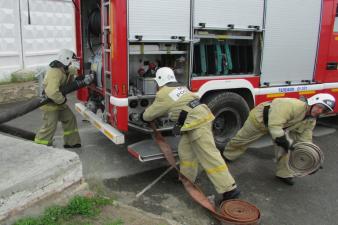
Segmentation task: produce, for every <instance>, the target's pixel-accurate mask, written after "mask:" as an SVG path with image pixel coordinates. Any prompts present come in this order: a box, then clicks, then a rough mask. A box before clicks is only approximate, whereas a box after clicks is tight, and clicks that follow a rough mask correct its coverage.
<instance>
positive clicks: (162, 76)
mask: <svg viewBox="0 0 338 225" xmlns="http://www.w3.org/2000/svg"><path fill="white" fill-rule="evenodd" d="M155 81H156V82H157V84H158V86H159V87H162V86H163V85H165V84H167V83H170V82H177V80H176V78H175V74H174V71H173V70H172V69H170V68H169V67H162V68H159V69H158V70H157V71H156V77H155Z"/></svg>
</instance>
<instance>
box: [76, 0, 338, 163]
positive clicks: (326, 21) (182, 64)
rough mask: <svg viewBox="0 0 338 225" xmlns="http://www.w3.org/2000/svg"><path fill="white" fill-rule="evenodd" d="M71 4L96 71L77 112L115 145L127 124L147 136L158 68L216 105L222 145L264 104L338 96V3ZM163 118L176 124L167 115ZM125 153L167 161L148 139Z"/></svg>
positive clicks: (182, 0)
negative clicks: (148, 109)
mask: <svg viewBox="0 0 338 225" xmlns="http://www.w3.org/2000/svg"><path fill="white" fill-rule="evenodd" d="M73 2H74V5H75V10H76V12H75V14H76V40H77V42H76V47H77V54H78V56H79V57H80V58H81V65H82V69H81V70H82V71H81V72H82V73H88V72H92V73H95V75H96V83H95V85H93V86H91V87H89V88H88V89H82V90H81V91H79V92H78V99H79V101H80V102H81V103H80V102H79V103H77V104H76V110H77V111H78V112H79V113H81V114H82V115H83V116H84V117H85V118H87V119H88V120H89V121H91V123H92V124H93V125H94V126H95V127H96V128H97V129H99V130H100V131H101V132H102V133H103V134H104V135H106V136H107V137H108V138H109V139H110V140H112V141H113V142H114V143H116V144H123V143H124V140H125V139H124V135H125V134H126V132H127V131H128V130H129V129H134V130H137V131H140V132H148V133H150V132H151V129H150V128H149V127H148V126H147V124H144V123H143V122H142V120H140V114H141V113H142V112H143V111H144V110H145V108H146V107H147V106H149V104H151V103H152V101H153V99H154V97H155V93H156V83H155V81H154V79H153V78H154V76H155V71H156V69H157V68H159V67H162V66H168V67H171V68H173V69H174V71H175V73H176V76H177V78H178V80H179V82H181V83H183V84H184V85H186V86H187V87H189V89H190V90H191V91H193V92H194V93H196V94H197V95H199V96H200V98H201V100H202V101H203V102H204V103H206V104H207V105H208V106H209V107H210V108H211V110H212V111H213V113H214V115H215V117H216V119H215V121H214V122H213V133H214V138H215V142H216V144H217V146H218V147H219V148H220V149H223V147H224V146H225V144H226V143H227V141H228V140H229V139H230V138H231V137H232V136H233V135H234V134H235V133H236V132H237V131H238V130H239V129H240V127H241V126H242V125H243V123H244V121H245V119H246V117H247V116H248V113H249V110H250V109H251V108H253V107H254V106H255V105H257V104H259V103H261V102H263V101H269V100H272V99H273V98H276V97H296V98H298V97H300V96H305V97H310V96H311V95H313V94H315V93H322V92H325V93H331V94H332V95H334V96H335V97H336V98H338V0H306V1H302V0H283V1H280V0H212V1H207V0H97V1H95V0H91V1H89V0H73ZM336 110H337V109H336ZM336 112H337V111H336ZM157 124H158V126H159V129H160V130H162V131H166V130H171V129H172V127H173V123H172V122H171V121H170V120H168V118H167V117H163V118H160V119H159V120H158V121H157ZM128 149H129V151H130V153H132V155H134V156H136V157H138V158H139V159H140V160H144V161H146V160H152V159H157V158H161V156H160V155H159V154H158V153H156V151H155V152H152V153H149V151H150V150H149V149H152V148H151V147H150V146H149V145H148V144H147V143H143V145H139V144H134V145H132V147H129V148H128ZM139 149H141V150H139ZM147 151H148V152H147ZM145 152H146V153H145Z"/></svg>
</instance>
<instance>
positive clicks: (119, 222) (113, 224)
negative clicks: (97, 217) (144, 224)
mask: <svg viewBox="0 0 338 225" xmlns="http://www.w3.org/2000/svg"><path fill="white" fill-rule="evenodd" d="M105 225H124V222H123V220H122V219H117V220H114V221H112V222H109V223H106V224H105Z"/></svg>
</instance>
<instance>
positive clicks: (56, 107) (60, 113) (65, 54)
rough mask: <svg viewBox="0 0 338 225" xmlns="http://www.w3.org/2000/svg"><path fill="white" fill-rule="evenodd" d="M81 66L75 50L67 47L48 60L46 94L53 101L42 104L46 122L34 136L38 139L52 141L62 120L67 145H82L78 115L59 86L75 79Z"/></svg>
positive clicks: (47, 142) (50, 143)
mask: <svg viewBox="0 0 338 225" xmlns="http://www.w3.org/2000/svg"><path fill="white" fill-rule="evenodd" d="M78 68H79V62H78V59H77V58H76V56H75V53H74V52H73V51H71V50H68V49H62V50H60V52H59V53H58V55H57V57H56V59H55V60H54V61H52V62H51V63H50V64H49V68H48V70H47V72H46V76H45V79H44V81H43V86H44V94H45V95H46V97H48V98H49V99H51V100H52V101H53V102H51V103H48V104H46V105H44V106H42V107H40V109H41V110H42V111H43V124H42V127H41V128H40V130H39V131H38V133H37V134H36V136H35V140H34V141H35V143H38V144H43V145H52V142H53V136H54V134H55V131H56V128H57V124H58V121H61V123H62V128H63V138H64V147H65V148H79V147H81V140H80V136H79V132H78V129H77V123H76V118H75V115H74V114H73V112H72V111H71V110H70V108H69V107H68V105H67V104H66V101H67V98H66V96H63V95H62V93H61V91H60V88H62V87H64V86H66V85H67V84H69V83H70V82H72V80H73V78H74V73H75V70H76V69H78Z"/></svg>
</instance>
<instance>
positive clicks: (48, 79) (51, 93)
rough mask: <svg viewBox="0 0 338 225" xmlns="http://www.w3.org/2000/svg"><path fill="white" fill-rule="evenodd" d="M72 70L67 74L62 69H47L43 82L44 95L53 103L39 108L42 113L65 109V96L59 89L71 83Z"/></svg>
mask: <svg viewBox="0 0 338 225" xmlns="http://www.w3.org/2000/svg"><path fill="white" fill-rule="evenodd" d="M74 72H75V71H74V70H70V71H68V72H67V73H66V72H65V71H64V70H63V69H62V68H51V67H50V68H49V69H48V70H47V73H46V76H45V79H44V81H43V87H44V93H45V95H46V96H47V97H48V98H50V99H51V100H52V101H53V102H51V103H48V104H47V105H44V106H42V107H41V109H42V110H44V111H55V110H62V109H65V104H64V103H65V96H63V95H62V93H61V91H60V88H61V87H63V86H65V85H67V84H69V83H70V82H72V81H73V78H74Z"/></svg>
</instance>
